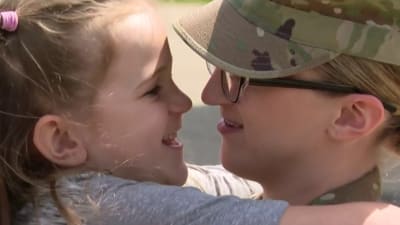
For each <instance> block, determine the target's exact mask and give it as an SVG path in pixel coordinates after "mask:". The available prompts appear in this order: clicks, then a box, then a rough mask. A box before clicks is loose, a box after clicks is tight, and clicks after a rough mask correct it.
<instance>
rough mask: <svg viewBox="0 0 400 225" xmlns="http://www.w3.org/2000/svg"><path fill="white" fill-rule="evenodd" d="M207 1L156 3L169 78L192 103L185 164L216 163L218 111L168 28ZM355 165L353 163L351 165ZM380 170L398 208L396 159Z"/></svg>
mask: <svg viewBox="0 0 400 225" xmlns="http://www.w3.org/2000/svg"><path fill="white" fill-rule="evenodd" d="M206 2H208V0H159V1H158V3H159V4H158V8H159V12H160V13H161V15H162V17H163V19H164V21H165V24H166V26H167V31H168V38H169V42H170V46H171V51H172V55H173V58H174V69H173V78H174V80H175V81H176V83H177V84H178V86H179V87H180V88H181V89H182V90H183V91H184V92H185V93H187V94H188V95H189V97H190V98H191V99H192V101H193V109H192V110H191V111H189V112H188V113H187V114H186V115H185V117H184V121H183V128H182V129H181V132H180V134H179V137H180V139H181V141H182V142H183V143H184V145H185V148H184V149H185V150H184V152H185V153H184V156H185V159H186V160H187V161H188V162H192V163H197V164H203V165H204V164H217V163H218V162H219V152H218V149H219V145H220V140H219V139H220V137H219V133H218V132H217V130H216V124H217V122H218V120H219V118H220V117H219V110H218V107H212V106H206V105H204V104H203V103H202V102H201V97H200V96H201V90H202V88H203V86H204V85H205V83H206V81H207V79H208V77H209V74H208V72H207V69H206V66H205V62H204V60H202V59H201V58H200V57H199V56H197V54H196V53H194V52H193V51H192V50H191V49H190V48H189V47H187V46H186V44H184V43H183V41H181V40H180V38H179V37H178V36H177V35H176V34H175V32H174V31H173V29H172V27H171V24H172V23H173V22H175V21H176V20H177V19H178V18H179V17H180V16H182V15H185V14H186V13H188V12H190V11H191V10H193V9H195V8H196V7H200V6H201V5H204V4H206ZM354 163H357V162H354ZM382 165H384V166H383V167H382V169H381V174H382V178H383V180H384V196H383V197H384V199H386V200H390V201H392V202H394V203H396V204H400V158H398V157H397V156H390V157H383V159H382Z"/></svg>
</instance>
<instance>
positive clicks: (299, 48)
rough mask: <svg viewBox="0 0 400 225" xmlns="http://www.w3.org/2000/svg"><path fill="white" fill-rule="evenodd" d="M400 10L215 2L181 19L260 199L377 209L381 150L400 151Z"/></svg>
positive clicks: (253, 0) (229, 155)
mask: <svg viewBox="0 0 400 225" xmlns="http://www.w3.org/2000/svg"><path fill="white" fill-rule="evenodd" d="M396 4H397V1H392V0H382V1H379V3H377V2H376V1H335V0H333V1H311V0H310V1H308V0H304V1H287V0H274V1H268V0H267V1H260V0H246V1H241V0H215V1H213V2H211V3H210V4H208V5H206V6H204V7H202V8H200V9H199V10H198V11H196V12H194V13H191V14H190V15H188V16H186V17H183V18H181V20H180V21H179V22H178V23H177V24H176V30H177V32H178V34H179V35H180V36H181V37H182V38H183V39H184V40H185V42H186V43H188V45H189V46H190V47H192V48H193V49H194V50H195V51H197V52H198V53H199V54H200V55H201V56H202V57H204V58H205V59H206V60H207V61H208V62H209V63H208V64H209V69H210V72H211V74H212V77H211V78H210V79H209V82H208V84H207V85H206V87H205V88H204V90H203V95H202V97H203V101H204V102H205V103H206V104H209V105H219V106H220V109H221V117H222V119H221V121H220V123H219V124H218V130H219V131H220V133H221V135H222V147H221V158H222V163H223V165H224V167H225V168H226V169H228V170H229V171H231V172H233V173H235V174H237V175H239V176H241V177H245V178H248V179H251V180H255V181H257V182H259V183H260V184H261V185H262V186H263V189H264V194H263V196H260V198H265V199H267V198H272V199H284V200H286V201H289V202H290V203H291V204H297V205H303V204H334V203H342V202H349V201H367V200H369V201H376V200H378V199H379V198H380V194H381V193H380V180H379V178H380V177H379V171H378V169H377V164H378V161H379V160H378V155H379V152H380V151H381V150H382V149H385V148H386V149H391V150H394V151H393V152H396V151H397V152H399V151H398V147H399V140H400V139H399V128H400V112H399V108H400V92H399V90H400V51H399V50H400V49H399V45H398V43H399V41H400V36H399V29H398V27H399V20H398V18H399V16H400V9H399V7H398V5H396ZM193 15H194V16H193ZM319 31H320V33H317V32H319ZM317 34H319V35H317ZM340 53H342V54H340ZM210 63H212V64H214V65H216V67H215V66H213V65H210Z"/></svg>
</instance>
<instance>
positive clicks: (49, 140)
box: [33, 115, 88, 167]
mask: <svg viewBox="0 0 400 225" xmlns="http://www.w3.org/2000/svg"><path fill="white" fill-rule="evenodd" d="M33 143H34V145H35V147H36V148H37V149H38V151H39V152H40V153H41V154H42V155H43V156H44V157H45V158H46V159H48V160H49V161H51V162H53V163H55V164H57V165H59V166H63V167H76V166H80V165H82V164H84V163H85V162H86V160H87V155H88V154H87V150H86V149H85V148H84V146H83V144H82V142H81V139H79V138H78V136H77V135H75V134H74V132H73V131H72V129H71V127H70V126H68V123H67V121H66V120H65V119H64V118H62V117H60V116H57V115H45V116H43V117H41V118H40V119H39V121H38V122H37V123H36V125H35V128H34V132H33Z"/></svg>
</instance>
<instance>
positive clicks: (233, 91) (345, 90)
mask: <svg viewBox="0 0 400 225" xmlns="http://www.w3.org/2000/svg"><path fill="white" fill-rule="evenodd" d="M206 64H207V69H208V72H209V73H210V74H211V75H212V74H214V72H215V70H216V69H217V68H216V67H215V66H214V65H212V64H210V63H209V62H206ZM219 71H220V78H221V89H222V91H223V93H224V95H225V97H226V98H227V99H228V100H229V101H231V102H232V103H237V102H238V101H239V98H240V96H241V95H242V93H243V90H244V89H245V88H246V87H247V85H254V86H267V87H284V88H300V89H310V90H318V91H328V92H334V93H340V94H355V93H357V94H368V93H367V92H365V91H362V90H360V89H358V88H356V87H353V86H349V85H345V84H335V83H330V82H317V81H307V80H299V79H291V78H273V79H251V78H245V77H239V76H235V75H233V74H231V73H229V72H226V71H224V70H221V69H220V70H219ZM381 102H382V104H383V106H384V107H385V109H386V110H387V111H389V112H390V113H394V112H396V110H397V108H396V107H395V106H393V105H391V104H389V103H386V102H384V101H382V100H381Z"/></svg>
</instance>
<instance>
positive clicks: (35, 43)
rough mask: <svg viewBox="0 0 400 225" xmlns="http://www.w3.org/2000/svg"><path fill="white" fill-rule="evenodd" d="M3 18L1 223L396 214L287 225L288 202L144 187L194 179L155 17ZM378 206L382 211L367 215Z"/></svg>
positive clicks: (63, 13)
mask: <svg viewBox="0 0 400 225" xmlns="http://www.w3.org/2000/svg"><path fill="white" fill-rule="evenodd" d="M0 9H1V10H0V11H1V13H0V18H1V32H0V33H1V46H0V51H1V57H0V74H1V82H0V92H1V94H0V96H1V98H0V127H1V131H0V132H1V133H0V140H1V141H0V143H1V148H0V151H1V153H0V154H1V164H0V166H1V167H0V168H1V170H0V171H1V173H0V175H1V182H0V184H1V187H2V188H1V190H0V191H1V193H2V195H1V200H2V201H1V204H2V205H1V210H2V214H1V220H2V221H1V222H2V223H1V224H2V225H7V224H9V223H12V224H24V225H26V224H30V225H33V224H35V225H37V224H43V225H44V224H70V225H72V224H74V225H76V224H107V225H108V224H115V225H118V224H126V225H127V224H141V225H142V224H154V225H156V224H165V225H166V224H186V225H187V224H197V225H200V224H201V225H204V224H218V225H221V224H249V225H251V224H271V225H272V224H273V225H277V224H279V223H280V224H282V225H288V224H291V225H301V224H329V222H326V223H321V221H320V220H321V219H322V218H327V216H328V215H330V216H331V217H336V216H338V215H339V219H338V221H339V223H340V224H349V225H353V224H360V223H362V222H364V223H365V224H368V225H370V224H375V222H376V221H377V220H378V221H379V220H380V219H382V218H385V217H387V216H388V215H390V214H392V213H398V209H396V208H394V207H391V206H387V205H383V204H375V205H359V206H358V207H357V208H356V209H355V210H354V211H352V214H354V219H349V218H347V217H346V216H347V215H348V211H349V207H353V205H345V206H342V207H341V208H336V207H325V208H318V209H319V210H320V211H318V210H317V214H315V212H311V211H309V210H308V209H307V208H294V209H293V208H289V209H288V210H287V211H286V213H285V216H283V217H282V215H283V213H284V212H285V210H286V209H287V203H286V202H283V201H265V202H261V201H259V202H257V201H251V200H240V199H238V198H235V197H223V198H215V197H212V196H208V195H205V194H202V193H201V192H199V191H196V190H195V189H191V188H180V187H176V186H162V185H158V184H154V183H151V182H140V181H152V182H156V183H161V184H174V185H181V184H183V183H184V181H185V179H186V173H187V170H186V166H185V164H184V162H183V159H182V144H181V143H180V142H179V140H178V139H177V132H178V130H179V129H180V127H181V116H182V114H183V113H184V112H186V111H187V110H189V108H190V106H191V103H190V100H189V99H188V98H187V97H186V96H185V95H184V94H183V93H182V92H181V91H180V90H179V89H178V88H177V87H176V86H175V84H174V82H173V81H172V79H171V55H170V51H169V47H168V42H167V40H166V35H165V31H164V29H163V28H162V26H161V22H160V19H159V18H158V17H157V15H156V14H155V13H154V11H153V10H152V9H151V7H150V6H149V5H148V4H147V3H145V2H142V1H134V0H126V1H124V0H120V1H119V0H109V1H107V0H101V1H100V0H98V1H96V0H46V1H42V0H3V1H1V3H0ZM96 172H100V173H96ZM7 199H8V201H6V200H7ZM7 205H9V207H6V206H7ZM378 208H386V209H385V210H383V212H384V213H383V214H381V213H379V214H373V215H372V216H369V215H368V214H370V212H371V210H373V209H378ZM8 209H10V210H8ZM331 210H334V212H336V213H340V214H334V213H332V212H329V211H331ZM243 212H246V213H243ZM303 212H307V213H308V214H307V215H308V216H304V215H303V214H302V213H303ZM281 218H282V220H281ZM340 218H346V219H342V220H343V221H340V220H341V219H340ZM10 220H11V222H10ZM312 221H314V222H312Z"/></svg>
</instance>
